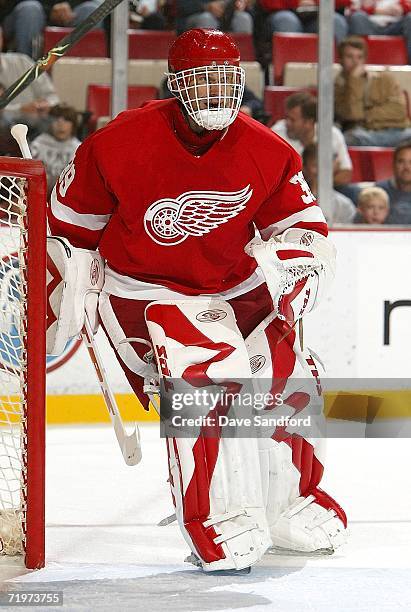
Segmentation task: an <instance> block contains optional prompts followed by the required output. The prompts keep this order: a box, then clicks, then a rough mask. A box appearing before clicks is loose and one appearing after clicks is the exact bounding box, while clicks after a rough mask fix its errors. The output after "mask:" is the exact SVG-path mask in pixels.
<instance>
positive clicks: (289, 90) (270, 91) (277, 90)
mask: <svg viewBox="0 0 411 612" xmlns="http://www.w3.org/2000/svg"><path fill="white" fill-rule="evenodd" d="M300 91H308V92H309V93H311V94H313V95H316V93H317V90H316V89H304V88H301V87H283V86H280V85H271V86H269V87H266V88H265V89H264V110H265V111H266V112H267V113H269V114H270V115H271V120H270V124H269V125H273V124H274V123H275V122H276V121H278V120H279V119H282V118H283V117H284V114H285V101H286V99H287V98H288V96H291V94H293V93H297V92H300Z"/></svg>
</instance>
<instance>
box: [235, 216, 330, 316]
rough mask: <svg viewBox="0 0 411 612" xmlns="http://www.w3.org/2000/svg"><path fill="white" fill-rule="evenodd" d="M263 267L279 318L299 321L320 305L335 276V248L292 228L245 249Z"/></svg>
mask: <svg viewBox="0 0 411 612" xmlns="http://www.w3.org/2000/svg"><path fill="white" fill-rule="evenodd" d="M245 251H246V253H248V255H251V256H252V257H255V259H256V261H257V263H258V265H259V266H260V268H261V270H262V272H263V274H264V277H265V280H266V283H267V287H268V290H269V292H270V295H271V297H272V300H273V304H274V309H275V312H276V313H277V316H278V317H279V318H280V319H282V320H284V321H287V322H289V323H293V322H294V321H297V320H298V319H300V318H301V317H302V316H304V315H305V314H306V313H308V312H310V311H311V310H313V308H315V306H317V304H318V303H319V301H320V300H321V298H322V297H323V296H324V295H325V294H326V293H327V291H328V288H329V286H330V285H331V283H332V281H333V279H334V276H335V247H334V245H333V244H332V243H331V242H330V241H329V240H328V239H327V238H324V236H322V235H321V234H318V233H317V232H313V231H307V230H301V229H293V228H292V229H289V230H287V231H285V232H284V233H283V234H281V236H274V237H273V238H270V239H269V240H267V241H266V242H265V241H263V240H262V239H261V238H258V237H256V238H254V239H253V240H252V241H251V242H249V243H248V245H247V246H246V248H245Z"/></svg>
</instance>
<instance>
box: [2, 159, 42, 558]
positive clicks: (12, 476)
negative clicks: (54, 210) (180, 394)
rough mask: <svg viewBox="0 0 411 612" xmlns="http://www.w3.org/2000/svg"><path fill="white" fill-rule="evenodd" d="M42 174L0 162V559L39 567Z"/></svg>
mask: <svg viewBox="0 0 411 612" xmlns="http://www.w3.org/2000/svg"><path fill="white" fill-rule="evenodd" d="M46 195H47V186H46V176H45V172H44V167H43V164H42V163H41V162H39V161H33V160H23V159H19V158H11V157H0V555H16V554H21V555H24V558H25V565H26V567H27V568H30V569H35V568H40V567H43V566H44V531H45V503H44V489H45V487H44V482H45V377H46V354H45V336H46Z"/></svg>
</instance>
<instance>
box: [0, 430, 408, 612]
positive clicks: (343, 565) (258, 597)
mask: <svg viewBox="0 0 411 612" xmlns="http://www.w3.org/2000/svg"><path fill="white" fill-rule="evenodd" d="M142 438H143V460H142V462H141V464H140V465H138V466H136V467H128V466H126V465H125V464H124V463H123V459H122V456H121V453H120V451H119V450H118V448H117V446H116V441H115V437H114V433H113V431H112V430H111V429H110V427H103V426H101V427H64V428H63V427H50V428H49V430H48V435H47V513H46V523H47V533H46V537H47V565H46V567H45V568H44V569H43V570H40V571H37V572H26V571H25V570H23V569H22V568H21V566H20V565H19V564H18V562H16V561H15V560H5V559H2V560H0V577H1V578H2V579H3V580H5V579H7V578H9V579H12V580H13V584H16V582H17V583H18V585H20V586H19V588H20V587H21V588H22V587H23V586H24V585H26V586H27V587H30V588H34V587H35V585H36V583H50V582H54V583H67V582H68V581H82V582H81V584H82V585H83V583H86V584H88V583H90V584H93V581H100V582H99V584H100V585H102V584H103V583H105V581H113V580H115V581H119V582H118V583H116V584H118V589H119V592H122V593H123V595H122V597H123V598H124V599H123V601H124V602H126V601H128V599H127V598H129V597H130V592H132V593H134V594H135V593H136V592H137V593H138V592H141V593H145V595H146V596H148V594H149V595H150V601H151V604H150V606H151V609H152V610H154V611H156V610H163V609H164V610H166V609H169V610H176V609H177V610H194V609H195V610H200V609H201V610H217V609H218V610H223V609H235V610H242V609H244V610H245V609H247V610H251V609H255V610H257V609H259V610H260V609H263V608H264V607H265V609H274V608H275V609H277V610H281V611H282V610H293V611H295V610H300V609H301V610H307V609H310V610H311V609H312V610H321V611H322V610H324V611H325V610H328V609H334V610H344V612H345V611H346V610H351V609H352V610H354V609H356V610H367V609H369V610H372V609H374V610H384V611H385V610H394V609H401V608H403V609H410V608H411V588H410V586H409V585H410V578H411V571H410V569H411V487H410V481H411V478H410V465H411V461H410V459H411V444H410V441H409V440H407V439H396V440H383V439H368V440H359V439H357V440H330V441H329V442H328V453H327V465H326V474H325V477H324V479H323V482H322V487H323V488H324V489H325V490H326V491H327V492H329V493H330V494H331V495H333V496H335V497H336V498H337V499H338V501H339V502H340V503H341V505H342V506H343V507H344V508H345V510H346V512H347V515H348V517H349V521H350V529H351V538H350V541H349V544H348V545H347V546H346V547H345V549H344V550H343V551H341V552H338V554H335V555H333V556H329V557H311V558H301V557H286V556H275V555H266V556H265V557H264V559H263V560H262V561H261V563H260V564H259V565H258V567H255V568H253V570H252V573H251V574H250V575H249V576H247V577H240V576H239V577H235V578H224V579H223V580H222V579H221V580H216V579H214V578H212V577H210V576H209V575H206V576H204V575H203V574H202V573H201V572H199V570H197V569H195V568H193V567H192V566H189V565H187V564H185V563H184V562H183V560H184V557H185V556H186V555H187V554H188V549H187V547H186V544H185V543H184V541H183V539H182V536H181V535H180V533H179V530H178V527H177V525H176V524H175V523H174V524H172V525H169V526H167V527H158V526H157V523H158V522H159V521H160V520H161V519H162V518H164V517H166V516H168V515H169V514H171V513H172V512H173V508H172V503H171V498H170V495H169V490H168V484H167V482H166V481H167V464H166V452H165V446H164V441H163V440H160V439H159V433H158V427H157V426H156V425H145V426H144V427H142ZM159 576H161V581H160V580H159ZM122 581H123V582H122ZM130 581H131V582H130ZM157 581H158V582H157ZM22 583H24V584H22ZM29 583H30V584H29ZM187 583H189V584H190V587H189V589H188V590H189V591H190V593H191V597H193V589H194V590H195V589H197V590H198V593H197V597H198V598H199V599H196V600H195V601H197V602H198V605H199V607H196V606H194V607H193V602H192V601H191V603H187V602H186V604H184V605H183V602H184V599H182V593H183V594H185V596H187ZM7 584H10V582H9V583H7ZM76 584H80V582H78V583H76ZM94 584H96V583H95V582H94ZM107 584H110V585H111V584H112V583H111V582H107ZM160 584H161V585H162V586H161V588H160V586H159V585H160ZM164 585H167V587H164ZM59 588H60V587H59ZM163 588H167V596H165V594H164V592H162V593H161V597H159V598H158V601H157V602H156V595H159V591H160V590H162V589H163ZM170 589H171V591H170ZM114 590H115V589H114ZM199 593H201V594H202V595H201V597H200V595H199ZM227 593H231V594H232V597H234V596H235V597H237V599H235V598H234V599H230V597H228V596H227ZM222 595H224V596H222ZM110 596H111V597H113V593H112V591H111V595H110ZM174 596H175V598H177V600H178V602H179V603H177V600H176V599H175V598H174V599H173V597H174ZM107 597H109V596H107ZM219 597H220V599H219ZM221 597H222V599H221ZM227 597H228V598H227ZM244 597H245V598H246V599H245V600H244V601H243V599H242V598H244ZM250 598H251V599H250ZM143 599H144V598H143ZM333 600H334V601H333ZM230 602H231V603H230ZM109 603H110V600H109V599H107V607H109V605H108V604H109ZM93 607H94V608H96V605H94V606H93ZM120 607H121V609H128V607H127V605H126V604H125V603H124V605H122V606H120ZM79 609H80V608H79ZM101 609H105V608H104V607H102V608H101ZM133 609H140V608H138V606H137V607H136V605H134V608H133Z"/></svg>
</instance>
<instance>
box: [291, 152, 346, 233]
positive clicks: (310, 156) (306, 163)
mask: <svg viewBox="0 0 411 612" xmlns="http://www.w3.org/2000/svg"><path fill="white" fill-rule="evenodd" d="M317 155H318V148H317V145H316V144H315V143H313V142H312V143H311V144H309V145H307V146H306V147H305V149H304V151H303V153H302V159H303V173H304V177H305V180H306V181H307V183H308V185H309V187H310V189H311V191H312V193H313V194H314V195H315V196H316V197H317V195H318V163H317ZM319 204H320V206H321V203H319ZM331 208H332V213H331V216H329V218H327V221H329V222H330V223H352V221H353V219H354V216H355V213H356V208H355V206H354V204H353V203H352V202H351V200H350V199H349V198H347V197H346V196H345V195H343V194H342V193H339V192H338V191H335V190H333V192H332V207H331ZM326 216H327V215H326Z"/></svg>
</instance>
